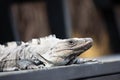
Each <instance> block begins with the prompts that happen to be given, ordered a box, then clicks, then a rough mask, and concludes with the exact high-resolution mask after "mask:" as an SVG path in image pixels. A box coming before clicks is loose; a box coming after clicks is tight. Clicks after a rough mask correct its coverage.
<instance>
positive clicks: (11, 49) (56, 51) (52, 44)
mask: <svg viewBox="0 0 120 80" xmlns="http://www.w3.org/2000/svg"><path fill="white" fill-rule="evenodd" d="M92 43H93V40H92V38H70V39H59V38H56V37H55V36H54V35H50V36H48V37H44V38H37V39H32V40H30V41H28V42H22V41H20V42H8V43H7V44H6V45H0V71H14V70H24V69H39V68H44V67H52V66H62V65H70V64H74V63H81V62H86V61H87V60H81V59H80V58H78V56H79V55H80V54H81V53H83V52H84V51H86V50H88V49H89V48H90V47H91V46H92ZM88 61H89V60H88Z"/></svg>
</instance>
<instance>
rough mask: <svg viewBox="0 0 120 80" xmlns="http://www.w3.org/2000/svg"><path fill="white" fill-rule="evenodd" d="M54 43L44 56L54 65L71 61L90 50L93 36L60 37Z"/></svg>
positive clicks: (48, 62)
mask: <svg viewBox="0 0 120 80" xmlns="http://www.w3.org/2000/svg"><path fill="white" fill-rule="evenodd" d="M52 43H54V45H53V46H52V47H51V48H50V50H49V51H48V52H47V53H45V54H44V55H42V56H43V57H44V58H45V59H46V61H47V64H51V65H52V66H54V65H65V64H67V63H69V62H70V61H71V60H73V59H75V58H76V57H78V56H79V55H80V54H81V53H83V52H84V51H86V50H88V49H89V48H90V47H91V46H92V43H93V40H92V38H70V39H59V40H57V42H52Z"/></svg>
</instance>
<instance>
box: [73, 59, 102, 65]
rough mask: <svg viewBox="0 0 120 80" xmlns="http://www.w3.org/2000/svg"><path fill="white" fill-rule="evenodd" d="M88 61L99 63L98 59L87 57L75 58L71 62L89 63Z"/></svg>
mask: <svg viewBox="0 0 120 80" xmlns="http://www.w3.org/2000/svg"><path fill="white" fill-rule="evenodd" d="M90 62H92V63H93V62H95V63H100V61H99V60H97V59H87V58H76V59H75V60H74V62H73V63H74V64H82V63H90Z"/></svg>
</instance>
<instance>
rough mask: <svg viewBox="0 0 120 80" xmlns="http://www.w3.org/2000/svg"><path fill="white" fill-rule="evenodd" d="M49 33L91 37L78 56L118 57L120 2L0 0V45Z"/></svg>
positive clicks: (115, 0) (99, 0) (61, 35)
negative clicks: (86, 47)
mask: <svg viewBox="0 0 120 80" xmlns="http://www.w3.org/2000/svg"><path fill="white" fill-rule="evenodd" d="M50 34H55V35H56V36H57V37H58V38H63V39H64V38H70V37H92V38H93V39H94V45H93V47H92V48H91V49H90V50H88V51H86V52H85V53H83V54H82V55H81V57H90V58H94V57H98V56H104V55H110V54H120V1H118V0H0V44H4V43H6V42H8V41H20V40H22V41H28V40H30V39H32V38H38V37H44V36H48V35H50Z"/></svg>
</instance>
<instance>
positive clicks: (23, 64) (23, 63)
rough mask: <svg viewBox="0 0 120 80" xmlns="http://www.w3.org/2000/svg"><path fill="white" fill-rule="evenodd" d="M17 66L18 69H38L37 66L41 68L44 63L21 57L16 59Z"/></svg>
mask: <svg viewBox="0 0 120 80" xmlns="http://www.w3.org/2000/svg"><path fill="white" fill-rule="evenodd" d="M38 64H39V65H38ZM17 66H18V68H19V69H21V70H24V69H39V68H40V69H41V68H42V67H43V66H44V65H43V64H40V62H37V63H36V62H34V61H31V60H27V59H23V60H19V61H17Z"/></svg>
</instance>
